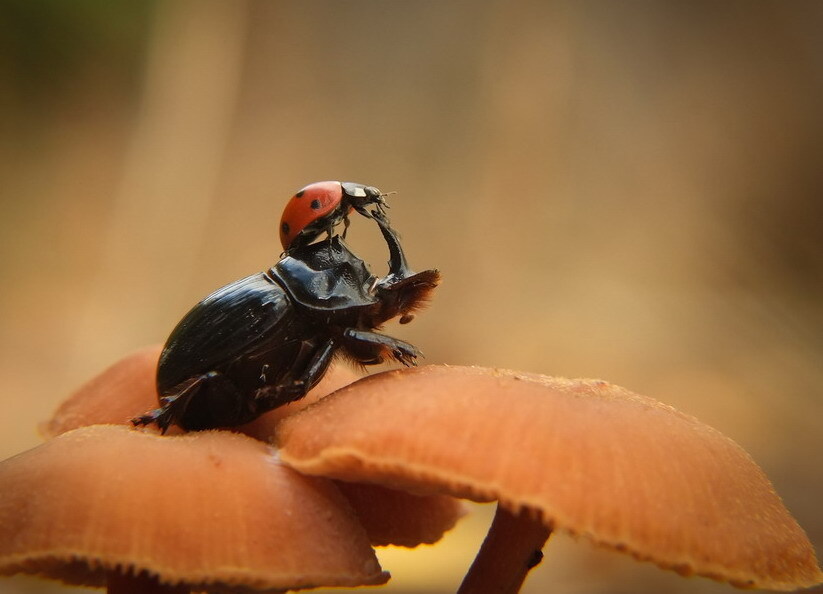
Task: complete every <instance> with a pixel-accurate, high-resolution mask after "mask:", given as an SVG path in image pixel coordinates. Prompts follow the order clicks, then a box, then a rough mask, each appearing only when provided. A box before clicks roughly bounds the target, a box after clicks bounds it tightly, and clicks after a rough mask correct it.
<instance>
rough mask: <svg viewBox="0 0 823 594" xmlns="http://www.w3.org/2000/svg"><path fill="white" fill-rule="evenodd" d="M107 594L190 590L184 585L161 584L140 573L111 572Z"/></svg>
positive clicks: (165, 593) (181, 593)
mask: <svg viewBox="0 0 823 594" xmlns="http://www.w3.org/2000/svg"><path fill="white" fill-rule="evenodd" d="M107 581H108V584H107V585H108V588H107V590H106V592H108V594H189V592H190V591H191V590H189V588H188V587H187V586H185V585H182V584H181V585H177V586H169V585H167V584H161V583H160V582H158V581H157V578H156V577H154V576H149V575H146V574H145V573H140V574H138V575H124V574H122V573H118V572H112V573H110V574H109V576H108V580H107Z"/></svg>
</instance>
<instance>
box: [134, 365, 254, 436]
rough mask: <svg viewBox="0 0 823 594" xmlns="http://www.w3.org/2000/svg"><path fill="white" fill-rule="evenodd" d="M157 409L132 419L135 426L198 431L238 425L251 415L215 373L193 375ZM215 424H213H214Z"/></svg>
mask: <svg viewBox="0 0 823 594" xmlns="http://www.w3.org/2000/svg"><path fill="white" fill-rule="evenodd" d="M160 404H161V406H160V408H156V409H154V410H152V411H149V412H147V413H146V414H144V415H141V416H139V417H135V418H133V419H132V420H131V422H132V424H133V425H134V426H139V425H151V424H152V423H154V424H156V425H157V426H158V427H159V428H160V432H161V433H165V432H166V431H167V430H168V428H169V426H171V425H179V426H180V427H182V428H183V429H186V430H191V431H197V430H200V429H206V428H211V427H220V426H224V425H225V426H230V425H238V424H240V423H243V422H245V421H246V419H247V418H248V416H249V414H250V412H253V411H248V410H243V404H244V399H243V398H242V396H241V394H240V392H239V391H238V390H237V387H236V386H235V384H234V382H233V381H232V380H230V379H229V378H228V377H226V376H225V375H223V374H222V373H219V372H217V371H210V372H208V373H204V374H202V375H198V376H195V377H193V378H190V379H188V380H186V381H185V382H183V383H181V384H179V385H178V386H176V389H175V391H174V392H172V393H170V394H168V395H166V396H162V397H161V398H160ZM215 423H216V424H215Z"/></svg>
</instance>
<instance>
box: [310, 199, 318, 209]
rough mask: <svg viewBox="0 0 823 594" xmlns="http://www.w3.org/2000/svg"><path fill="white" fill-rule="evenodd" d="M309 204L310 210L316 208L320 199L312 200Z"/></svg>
mask: <svg viewBox="0 0 823 594" xmlns="http://www.w3.org/2000/svg"><path fill="white" fill-rule="evenodd" d="M310 206H311V209H312V210H317V209H318V208H320V201H319V200H312V201H311V205H310Z"/></svg>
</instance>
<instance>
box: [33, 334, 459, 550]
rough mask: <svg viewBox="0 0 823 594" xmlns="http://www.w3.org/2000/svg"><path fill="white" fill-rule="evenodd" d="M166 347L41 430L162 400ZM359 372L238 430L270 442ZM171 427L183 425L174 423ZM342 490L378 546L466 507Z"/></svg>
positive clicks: (342, 368)
mask: <svg viewBox="0 0 823 594" xmlns="http://www.w3.org/2000/svg"><path fill="white" fill-rule="evenodd" d="M161 350H162V347H161V346H160V345H153V346H148V347H144V348H142V349H139V350H137V351H135V352H133V353H131V354H129V355H126V356H125V357H123V358H122V359H120V360H119V361H117V362H116V363H114V364H113V365H111V366H110V367H108V368H107V369H106V370H104V371H103V372H101V373H100V374H99V375H97V376H95V377H94V378H92V379H90V380H89V381H87V382H86V383H85V384H83V385H82V386H81V387H80V388H79V389H78V390H76V391H75V392H74V393H73V394H72V395H71V396H70V397H69V398H67V399H66V400H65V401H63V402H62V403H61V404H60V405H59V406H58V408H57V410H56V411H55V413H54V415H53V416H52V418H51V419H49V420H48V421H46V422H45V423H43V424H42V425H41V432H42V433H43V434H44V435H45V436H47V437H53V436H55V435H60V434H62V433H65V432H66V431H70V430H72V429H76V428H78V427H83V426H87V425H95V424H107V423H111V424H124V425H129V424H130V419H131V418H133V417H135V416H137V415H140V414H142V413H144V412H146V411H147V410H149V409H151V408H153V407H156V406H158V401H157V388H156V383H155V376H156V373H157V361H158V359H159V357H160V351H161ZM359 377H360V375H358V374H357V373H355V372H354V371H353V370H352V369H351V368H350V367H349V366H348V365H344V364H333V365H332V366H331V367H330V368H329V370H328V372H327V373H326V374H325V375H324V376H323V379H321V380H320V382H319V383H318V384H317V386H315V387H314V388H313V389H311V390H310V391H309V393H308V394H306V396H305V397H303V398H301V399H300V400H297V401H295V402H292V403H289V404H287V405H285V406H281V407H280V408H277V409H275V410H272V411H269V412H268V413H266V414H264V415H262V416H260V417H259V418H257V419H255V420H254V421H252V422H250V423H247V424H245V425H242V426H240V427H236V428H234V430H236V431H239V432H241V433H245V434H246V435H249V436H251V437H254V438H256V439H259V440H261V441H265V442H268V441H269V439H270V438H271V437H272V435H273V434H274V433H275V427H276V425H277V423H278V422H279V421H280V420H281V419H283V418H284V417H286V416H288V415H289V414H293V413H294V412H296V411H298V410H301V409H303V408H305V407H306V406H308V405H310V404H312V403H313V402H316V401H318V400H320V399H321V398H324V397H325V396H327V395H328V394H329V393H330V392H332V391H334V390H337V389H339V388H342V387H343V386H346V385H348V384H350V383H351V382H353V381H355V380H356V379H358V378H359ZM169 433H170V434H179V433H180V431H179V430H178V429H176V428H172V430H171V431H170V432H169ZM341 490H342V491H343V494H344V495H345V496H346V497H347V498H348V499H349V500H350V503H351V505H352V507H353V508H354V510H355V512H356V513H357V515H358V517H359V518H360V520H361V522H362V523H363V525H364V526H365V527H366V531H367V532H368V535H369V538H370V539H371V542H372V544H373V545H378V546H383V545H389V544H393V545H399V546H405V547H415V546H418V545H420V544H423V543H433V542H436V541H438V540H440V538H442V537H443V534H444V533H445V532H446V531H447V530H449V529H451V528H452V527H453V526H454V524H455V523H456V522H457V520H458V519H460V517H461V516H462V515H463V513H464V510H463V506H462V504H461V503H460V502H459V501H458V500H456V499H454V498H452V497H447V496H445V495H431V496H428V497H416V496H412V495H409V494H408V493H405V492H403V491H399V492H398V491H394V490H391V489H385V488H382V487H379V486H373V485H349V484H347V485H344V486H343V487H342V488H341Z"/></svg>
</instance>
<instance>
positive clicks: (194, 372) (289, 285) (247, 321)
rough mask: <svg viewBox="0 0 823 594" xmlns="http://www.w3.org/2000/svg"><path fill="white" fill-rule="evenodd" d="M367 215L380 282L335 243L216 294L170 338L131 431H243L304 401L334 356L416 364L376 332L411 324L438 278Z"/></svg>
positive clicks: (303, 251) (308, 249)
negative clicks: (154, 399) (153, 397)
mask: <svg viewBox="0 0 823 594" xmlns="http://www.w3.org/2000/svg"><path fill="white" fill-rule="evenodd" d="M372 214H373V215H374V216H372V218H373V219H374V220H375V221H376V222H377V224H378V226H379V227H380V231H381V232H382V234H383V237H384V238H385V240H386V243H387V245H388V248H389V272H388V274H387V275H386V276H384V277H382V278H380V277H376V276H374V275H373V274H372V273H371V272H370V271H369V268H368V266H367V265H366V263H365V262H364V261H363V260H361V259H360V258H358V257H357V256H356V255H355V254H354V253H352V252H351V251H350V250H349V248H348V247H347V246H346V244H345V243H344V242H343V240H342V238H341V237H340V236H339V235H335V236H334V237H332V238H329V239H327V240H324V241H321V242H317V243H314V244H310V245H306V246H302V247H301V248H300V249H296V250H292V252H291V253H289V254H286V255H285V256H283V257H282V258H281V259H280V261H279V262H277V263H276V264H275V265H274V266H272V267H271V268H269V269H268V270H266V271H265V272H259V273H257V274H253V275H251V276H248V277H246V278H243V279H240V280H238V281H236V282H233V283H231V284H229V285H227V286H225V287H223V288H222V289H218V290H217V291H215V292H214V293H212V294H211V295H209V296H208V297H206V298H205V299H203V300H202V301H201V302H200V303H198V304H197V305H195V306H194V307H193V308H192V309H191V311H189V313H188V314H186V315H185V316H184V317H183V319H182V320H181V321H180V322H179V323H178V324H177V326H176V327H175V329H174V330H173V331H172V333H171V335H170V336H169V338H168V340H167V341H166V344H165V346H164V348H163V351H162V352H161V355H160V361H159V363H158V368H157V390H158V395H159V400H160V407H159V408H157V409H155V410H152V411H149V412H147V413H146V414H144V415H142V416H139V417H135V418H134V419H132V423H133V424H134V425H135V426H140V425H149V424H156V425H157V426H158V427H159V428H160V430H161V432H163V433H165V432H166V430H167V429H168V427H169V426H171V425H177V426H179V427H181V428H183V429H184V430H188V431H198V430H205V429H213V428H218V427H232V426H236V425H242V424H244V423H248V422H250V421H252V420H254V419H255V418H257V417H258V416H259V415H261V414H263V413H264V412H266V411H269V410H271V409H274V408H277V407H279V406H282V405H284V404H287V403H289V402H292V401H294V400H297V399H299V398H302V397H303V396H304V395H305V394H306V392H308V390H310V389H311V388H312V387H313V386H314V385H315V384H317V382H318V381H319V380H320V378H322V377H323V374H324V373H325V372H326V370H327V369H328V367H329V364H330V363H331V361H332V360H333V358H334V357H335V355H337V354H338V353H339V354H344V355H345V356H346V357H348V358H349V359H350V360H353V361H354V362H356V363H360V364H362V365H375V364H378V363H382V362H384V361H388V360H393V361H396V362H398V363H401V364H403V365H407V366H409V365H415V364H416V359H417V357H418V356H420V351H418V350H417V348H416V347H414V346H413V345H411V344H409V343H408V342H404V341H402V340H399V339H397V338H392V337H390V336H386V335H384V334H381V333H379V332H377V330H379V329H380V327H381V326H382V325H383V324H384V323H385V322H386V321H388V320H390V319H392V318H395V317H397V316H400V317H401V320H403V319H405V320H406V321H408V320H409V319H411V312H413V311H415V310H417V309H419V308H421V307H422V306H423V305H424V304H425V302H426V301H427V298H428V297H429V296H430V294H431V292H432V290H433V289H434V288H435V287H436V286H437V284H438V282H439V280H440V273H439V272H438V271H437V270H425V271H423V272H420V273H414V272H412V270H411V269H410V268H409V265H408V263H407V261H406V257H405V254H404V252H403V249H402V247H401V245H400V242H399V240H398V237H397V234H396V233H395V232H394V230H393V229H392V228H391V227H390V226H389V223H388V221H387V220H386V219H385V217H384V216H382V214H381V213H379V212H378V213H372Z"/></svg>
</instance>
